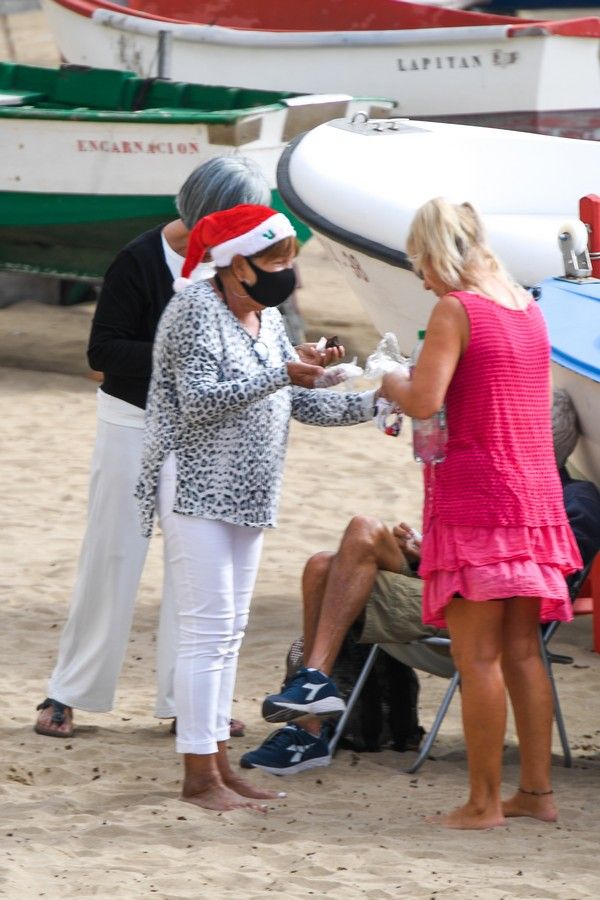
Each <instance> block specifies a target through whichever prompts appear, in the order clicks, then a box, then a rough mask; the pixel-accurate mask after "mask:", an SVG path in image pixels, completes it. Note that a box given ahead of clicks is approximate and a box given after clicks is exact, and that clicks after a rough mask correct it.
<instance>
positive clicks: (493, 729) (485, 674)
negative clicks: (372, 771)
mask: <svg viewBox="0 0 600 900" xmlns="http://www.w3.org/2000/svg"><path fill="white" fill-rule="evenodd" d="M503 616H504V607H503V603H502V601H494V600H492V601H488V602H486V603H475V602H471V601H469V600H464V599H462V598H457V599H454V600H452V601H451V602H450V603H449V604H448V606H447V607H446V622H447V623H448V628H449V630H450V637H451V638H452V656H453V658H454V662H455V665H456V667H457V669H458V670H459V672H460V676H461V686H462V692H461V693H462V717H463V729H464V733H465V741H466V745H467V756H468V760H469V786H470V791H469V799H468V800H467V802H466V804H465V805H464V806H461V807H459V808H458V809H455V810H453V811H452V812H451V813H449V814H448V815H445V816H440V817H439V818H437V819H430V820H429V821H431V822H434V823H436V824H440V825H444V826H445V827H446V828H465V829H474V828H492V827H494V826H496V825H503V824H505V819H504V815H503V813H502V804H501V801H500V782H501V777H502V745H503V740H504V731H505V728H506V692H505V686H504V679H503V677H502V668H501V655H502V636H503V631H502V623H503Z"/></svg>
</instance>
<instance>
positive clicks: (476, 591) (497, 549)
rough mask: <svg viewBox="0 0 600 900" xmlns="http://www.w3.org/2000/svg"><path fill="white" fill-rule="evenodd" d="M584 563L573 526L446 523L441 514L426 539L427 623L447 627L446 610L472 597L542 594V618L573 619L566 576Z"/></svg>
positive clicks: (476, 599)
mask: <svg viewBox="0 0 600 900" xmlns="http://www.w3.org/2000/svg"><path fill="white" fill-rule="evenodd" d="M581 567H582V561H581V556H580V554H579V550H578V547H577V544H576V542H575V538H574V536H573V532H572V531H571V528H570V527H569V526H568V525H567V524H565V525H559V526H557V525H546V526H541V527H531V526H527V525H517V526H499V527H493V528H492V527H485V526H465V525H442V523H441V522H440V521H439V519H438V518H437V517H436V516H432V517H431V518H430V520H429V522H428V527H427V529H426V532H425V535H424V537H423V555H422V559H421V565H420V567H419V574H420V575H421V576H422V577H423V578H424V579H425V585H424V591H423V622H424V623H425V624H426V625H435V626H436V627H438V628H443V627H445V625H446V620H445V614H444V609H445V607H446V606H447V604H448V603H449V602H450V600H451V599H452V598H453V597H454V596H455V595H456V594H458V595H460V596H461V597H464V598H465V599H467V600H472V601H474V602H480V601H484V600H501V599H506V598H510V597H539V598H540V601H541V603H540V621H542V622H549V621H552V620H554V619H558V620H559V621H562V622H569V621H570V620H571V619H572V618H573V611H572V608H571V601H570V599H569V593H568V589H567V584H566V582H565V577H566V576H567V575H569V574H570V573H571V572H576V571H577V570H578V569H580V568H581Z"/></svg>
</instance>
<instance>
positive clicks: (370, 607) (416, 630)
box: [359, 567, 447, 644]
mask: <svg viewBox="0 0 600 900" xmlns="http://www.w3.org/2000/svg"><path fill="white" fill-rule="evenodd" d="M409 572H410V569H408V567H407V569H406V571H405V572H403V573H400V574H397V573H396V572H379V574H378V576H377V580H376V582H375V586H374V588H373V591H372V592H371V596H370V597H369V600H368V602H367V605H366V607H365V621H364V626H363V629H362V632H361V635H360V638H359V643H361V644H406V643H408V642H409V641H417V640H418V639H419V638H422V637H429V636H430V635H443V636H444V637H446V636H447V632H446V631H442V630H441V629H439V628H434V627H433V626H431V625H423V622H422V621H421V604H422V600H423V582H422V580H421V579H420V578H417V577H416V576H415V575H414V574H408V573H409Z"/></svg>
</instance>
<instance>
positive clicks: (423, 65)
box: [397, 50, 519, 72]
mask: <svg viewBox="0 0 600 900" xmlns="http://www.w3.org/2000/svg"><path fill="white" fill-rule="evenodd" d="M518 58H519V54H518V52H516V51H511V52H510V53H507V52H506V51H504V50H494V51H493V53H492V57H491V64H492V65H493V66H500V67H501V68H503V69H504V68H506V66H510V65H512V63H515V62H516V61H517V60H518ZM483 65H484V60H483V58H482V56H481V55H480V54H479V53H472V54H468V55H466V56H400V57H399V58H398V60H397V68H398V71H399V72H427V71H428V70H430V69H481V68H482V67H483Z"/></svg>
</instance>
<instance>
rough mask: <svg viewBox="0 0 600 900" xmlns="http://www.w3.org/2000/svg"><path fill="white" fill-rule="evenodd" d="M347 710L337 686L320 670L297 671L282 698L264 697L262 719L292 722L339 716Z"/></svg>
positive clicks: (280, 696)
mask: <svg viewBox="0 0 600 900" xmlns="http://www.w3.org/2000/svg"><path fill="white" fill-rule="evenodd" d="M345 709H346V704H345V703H344V701H343V700H342V698H341V697H340V695H339V693H338V689H337V688H336V686H335V684H334V682H333V681H332V680H331V678H329V677H328V676H327V675H323V673H322V672H319V670H318V669H305V668H302V669H298V671H297V673H296V674H295V675H294V677H293V678H292V679H291V680H290V681H289V682H288V683H287V685H286V686H285V688H284V689H283V690H282V692H281V693H280V694H271V695H270V696H269V697H265V700H264V702H263V705H262V714H263V719H266V720H267V722H291V721H292V720H293V719H299V718H301V717H302V716H339V715H341V713H343V712H344V710H345Z"/></svg>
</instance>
